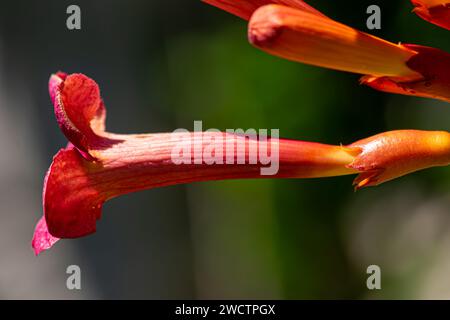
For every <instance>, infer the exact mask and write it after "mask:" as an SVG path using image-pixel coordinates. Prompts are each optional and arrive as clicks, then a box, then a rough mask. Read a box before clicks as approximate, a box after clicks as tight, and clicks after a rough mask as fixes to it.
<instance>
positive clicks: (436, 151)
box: [32, 73, 450, 254]
mask: <svg viewBox="0 0 450 320" xmlns="http://www.w3.org/2000/svg"><path fill="white" fill-rule="evenodd" d="M49 91H50V97H51V100H52V101H53V104H54V110H55V115H56V118H57V121H58V124H59V126H60V128H61V130H62V132H63V133H64V134H65V136H66V137H67V138H68V140H69V141H70V143H69V145H68V146H67V147H66V148H64V149H61V150H60V151H59V152H58V153H57V154H56V155H55V157H54V158H53V162H52V164H51V166H50V168H49V170H48V172H47V175H46V177H45V180H44V191H43V209H44V217H43V218H42V219H41V220H40V221H39V223H38V224H37V226H36V230H35V234H34V237H33V241H32V246H33V247H34V249H35V252H36V254H38V253H39V252H41V251H42V250H45V249H48V248H50V247H51V246H52V245H53V244H54V243H55V242H56V241H58V239H59V238H76V237H81V236H85V235H88V234H90V233H93V232H94V231H95V229H96V221H97V220H98V219H99V218H100V217H101V210H102V205H103V203H104V202H105V201H107V200H109V199H111V198H114V197H117V196H120V195H122V194H126V193H130V192H135V191H140V190H144V189H150V188H156V187H163V186H169V185H174V184H182V183H190V182H196V181H207V180H223V179H243V178H264V177H274V178H315V177H329V176H339V175H346V174H357V173H359V174H360V176H359V178H357V179H356V181H355V183H356V185H357V187H358V188H359V187H364V186H369V185H376V184H379V183H382V182H384V181H387V180H391V179H394V178H396V177H399V176H402V175H404V174H407V173H410V172H413V171H416V170H420V169H424V168H428V167H433V166H441V165H448V164H449V162H450V134H449V133H448V132H426V131H414V130H404V131H393V132H387V133H383V134H380V135H377V136H374V137H371V138H368V139H365V140H361V141H358V142H356V143H354V144H351V145H348V146H334V145H326V144H320V143H313V142H304V141H295V140H285V139H280V140H276V141H275V144H272V143H269V145H270V150H268V151H269V152H274V151H275V149H276V150H278V152H279V157H278V165H279V170H278V172H277V173H276V175H274V176H264V175H261V173H260V169H261V165H260V164H250V163H248V164H238V163H236V162H233V163H231V164H225V161H224V162H223V164H220V163H216V162H215V161H208V160H212V159H209V158H208V157H213V155H212V154H211V153H209V154H208V153H205V154H204V157H206V159H204V161H203V162H202V163H192V162H189V163H176V162H175V161H173V152H174V150H176V148H178V147H179V146H180V145H186V144H188V145H189V149H191V148H195V146H200V150H203V151H204V150H205V149H207V148H209V147H210V141H212V140H219V139H220V140H221V141H225V142H227V143H229V142H230V143H231V144H232V145H235V144H237V143H243V145H245V148H243V149H232V151H231V152H232V154H231V157H232V158H239V157H244V159H246V158H248V157H249V156H250V155H249V150H250V145H256V146H257V147H258V148H263V147H265V146H263V145H261V142H260V141H258V140H256V141H255V140H253V139H251V138H249V137H245V136H241V135H238V134H230V133H222V132H204V133H202V134H200V135H198V133H191V132H177V133H155V134H131V135H124V134H114V133H110V132H107V131H105V115H106V113H105V107H104V105H103V102H102V99H101V97H100V91H99V88H98V85H97V84H96V83H95V82H94V81H93V80H92V79H90V78H88V77H86V76H84V75H82V74H73V75H69V76H67V75H66V74H64V73H58V74H55V75H52V76H51V78H50V82H49ZM268 140H270V142H273V141H272V139H268ZM222 156H223V158H224V159H225V158H228V157H229V156H230V155H229V154H226V152H223V153H222ZM214 158H215V159H217V158H216V157H215V156H214Z"/></svg>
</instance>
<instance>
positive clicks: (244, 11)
mask: <svg viewBox="0 0 450 320" xmlns="http://www.w3.org/2000/svg"><path fill="white" fill-rule="evenodd" d="M203 2H206V3H208V4H210V5H213V6H215V7H217V8H220V9H222V10H224V11H227V12H229V13H231V14H234V15H236V16H238V17H240V18H242V19H245V20H249V19H250V17H251V16H252V14H253V12H254V11H255V10H256V9H258V8H259V7H262V6H264V5H267V4H272V3H273V4H281V5H285V6H287V7H292V8H297V9H300V10H305V11H308V12H310V13H313V14H316V15H319V16H322V17H326V16H325V15H324V14H323V13H321V12H320V11H318V10H316V9H314V8H313V7H311V6H310V5H308V4H307V3H305V2H303V1H301V0H203Z"/></svg>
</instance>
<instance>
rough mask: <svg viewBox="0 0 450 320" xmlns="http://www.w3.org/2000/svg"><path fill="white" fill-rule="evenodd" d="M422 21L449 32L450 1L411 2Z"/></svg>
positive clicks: (415, 0)
mask: <svg viewBox="0 0 450 320" xmlns="http://www.w3.org/2000/svg"><path fill="white" fill-rule="evenodd" d="M411 2H412V4H413V5H414V6H415V8H414V10H413V11H414V12H415V13H416V14H417V15H418V16H419V17H421V18H422V19H424V20H426V21H428V22H431V23H433V24H435V25H437V26H440V27H442V28H445V29H448V30H450V0H411Z"/></svg>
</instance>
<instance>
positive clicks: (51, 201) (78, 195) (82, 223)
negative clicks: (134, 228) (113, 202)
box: [43, 146, 105, 238]
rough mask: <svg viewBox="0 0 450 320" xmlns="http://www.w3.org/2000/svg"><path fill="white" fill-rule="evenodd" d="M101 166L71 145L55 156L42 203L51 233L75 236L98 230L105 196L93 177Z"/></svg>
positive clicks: (62, 236) (48, 173)
mask: <svg viewBox="0 0 450 320" xmlns="http://www.w3.org/2000/svg"><path fill="white" fill-rule="evenodd" d="M99 168H100V165H98V164H97V163H96V162H91V161H88V160H86V159H85V158H84V157H83V156H82V155H81V154H80V153H79V151H78V150H77V149H76V148H75V147H73V146H69V147H67V148H66V149H62V150H60V151H59V152H58V153H57V154H56V156H55V157H54V158H53V162H52V165H51V166H50V168H49V170H48V172H47V176H46V180H45V184H44V194H43V202H44V203H43V205H44V213H45V221H46V223H47V226H48V231H49V232H50V234H51V235H53V236H55V237H59V238H75V237H80V236H84V235H88V234H90V233H93V232H95V229H96V225H95V223H96V220H97V219H99V218H100V216H101V205H102V204H103V202H104V201H105V196H104V195H103V194H101V190H99V189H98V188H97V187H96V184H95V183H94V182H93V181H92V180H91V175H94V174H95V172H96V171H98V170H99Z"/></svg>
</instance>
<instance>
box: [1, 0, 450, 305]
mask: <svg viewBox="0 0 450 320" xmlns="http://www.w3.org/2000/svg"><path fill="white" fill-rule="evenodd" d="M308 3H310V4H311V5H313V6H315V7H316V8H318V9H319V10H321V11H323V12H324V13H326V14H327V15H328V16H330V17H332V18H334V19H336V20H338V21H341V22H344V23H346V24H349V25H350V26H353V27H356V28H358V29H360V30H363V31H368V30H366V19H367V17H368V15H367V14H366V8H367V7H368V6H369V5H371V4H377V5H379V6H380V7H381V10H382V29H381V30H376V31H370V33H372V34H375V35H377V36H380V37H383V38H385V39H387V40H390V41H393V42H404V43H417V44H423V45H429V46H434V47H438V48H441V49H444V50H447V51H450V42H449V41H448V39H449V38H448V36H449V34H448V32H446V31H444V30H441V29H439V28H438V27H436V26H433V25H431V24H428V23H426V22H425V21H423V20H421V19H419V18H418V17H416V16H415V15H414V14H412V13H411V10H412V5H411V4H410V2H409V1H406V0H396V1H392V0H385V1H366V0H361V1H354V3H352V2H349V1H345V2H344V1H329V0H310V1H308ZM70 4H77V5H79V6H80V7H81V12H82V30H80V31H69V30H67V29H66V26H65V21H66V18H67V15H66V13H65V11H66V8H67V6H68V5H70ZM246 32H247V31H246V22H245V21H243V20H240V19H239V18H237V17H234V16H232V15H229V14H227V13H225V12H222V11H220V10H218V9H216V8H213V7H210V6H208V5H206V4H203V3H201V2H200V1H188V0H179V1H175V0H158V1H157V0H154V1H144V0H139V1H138V0H132V1H118V0H117V1H100V0H98V1H87V0H85V1H70V2H69V1H56V0H54V1H39V2H38V1H33V2H29V1H23V0H16V1H8V2H2V3H1V4H0V116H1V117H0V119H1V120H0V133H2V135H0V150H2V151H1V158H0V161H1V162H0V164H1V166H0V178H1V179H2V184H1V186H0V190H1V192H0V200H1V201H0V210H1V212H0V213H1V216H0V243H1V244H0V254H1V255H2V259H1V260H0V298H156V299H160V298H168V299H172V298H214V299H215V298H224V299H234V298H236V299H239V298H246V299H259V298H271V299H272V298H273V299H313V298H319V299H337V298H344V299H350V298H357V299H365V298H375V299H379V298H387V299H394V298H400V299H405V298H450V271H449V270H450V250H448V248H449V247H450V217H449V213H450V210H449V208H450V170H449V169H448V168H435V169H431V170H427V171H424V172H419V173H415V174H412V175H409V176H407V177H404V178H401V179H398V180H396V181H392V182H389V183H387V184H384V185H382V186H379V187H377V188H369V189H366V190H361V191H358V192H356V193H355V192H353V188H352V186H351V183H352V179H353V177H338V178H327V179H309V180H277V181H275V180H265V181H263V180H258V181H252V180H250V181H225V182H223V181H222V182H207V183H197V184H192V185H187V186H174V187H169V188H163V189H157V190H149V191H145V192H141V193H137V194H131V195H127V196H124V197H121V198H118V199H115V200H113V201H110V202H108V203H107V204H106V205H105V207H104V210H103V218H102V220H101V221H100V222H99V223H98V232H97V233H96V234H95V235H92V236H90V237H87V238H83V239H77V240H67V241H61V242H60V243H58V244H57V245H56V247H55V248H54V249H52V250H51V251H49V252H46V253H44V254H43V255H42V256H39V257H38V258H35V257H34V256H33V254H32V251H31V249H30V247H29V241H30V238H31V236H32V232H33V228H34V224H35V222H36V221H37V220H38V218H39V216H40V215H41V213H42V212H41V207H40V206H41V202H40V201H41V200H40V194H41V189H42V177H43V175H44V173H45V171H46V168H47V167H48V165H49V164H50V162H51V157H52V155H53V154H54V153H56V151H57V150H58V149H59V148H61V147H63V146H64V145H65V144H66V140H65V138H64V136H63V135H62V134H61V133H60V131H59V129H58V127H57V125H56V122H55V120H54V116H53V113H52V107H51V105H50V103H49V98H48V94H47V88H46V86H47V80H48V77H49V75H50V73H52V72H55V71H58V70H64V71H66V72H69V73H72V72H82V73H85V74H86V75H88V76H90V77H92V78H93V79H95V80H96V81H97V82H98V83H99V85H100V88H101V89H102V95H103V97H104V100H105V103H106V106H107V109H108V120H107V127H108V130H109V131H112V132H121V133H132V132H133V133H134V132H163V131H173V130H174V129H176V128H187V129H193V122H194V120H202V121H203V127H204V128H218V129H222V130H224V129H227V128H244V129H248V128H255V129H259V128H268V129H271V128H279V129H280V135H281V136H282V137H285V138H293V139H301V140H310V141H317V142H324V143H330V144H339V143H343V144H346V143H351V142H353V141H355V140H357V139H360V138H364V137H367V136H370V135H372V134H376V133H379V132H383V131H387V130H394V129H424V130H447V131H448V130H449V129H450V122H449V120H450V108H448V105H446V104H445V103H443V102H438V101H432V100H426V99H422V98H415V97H406V96H393V95H389V94H385V93H381V92H376V91H373V90H371V89H370V88H367V87H364V86H361V85H359V84H358V75H352V74H346V73H342V72H336V71H331V70H325V69H320V68H316V67H311V66H306V65H302V64H297V63H293V62H289V61H285V60H282V59H279V58H276V57H272V56H269V55H267V54H265V53H264V52H261V51H258V50H257V49H255V48H253V47H251V46H250V45H249V44H248V42H247V39H246ZM70 264H77V265H79V266H80V267H81V269H82V274H83V289H82V290H81V291H75V292H74V291H68V290H67V289H66V288H65V279H66V277H67V275H66V274H65V268H66V267H67V265H70ZM371 264H376V265H379V266H380V267H381V271H382V289H381V290H375V291H370V290H368V289H367V287H366V279H367V277H368V275H367V274H366V269H367V267H368V266H369V265H371Z"/></svg>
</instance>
